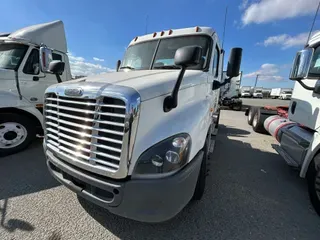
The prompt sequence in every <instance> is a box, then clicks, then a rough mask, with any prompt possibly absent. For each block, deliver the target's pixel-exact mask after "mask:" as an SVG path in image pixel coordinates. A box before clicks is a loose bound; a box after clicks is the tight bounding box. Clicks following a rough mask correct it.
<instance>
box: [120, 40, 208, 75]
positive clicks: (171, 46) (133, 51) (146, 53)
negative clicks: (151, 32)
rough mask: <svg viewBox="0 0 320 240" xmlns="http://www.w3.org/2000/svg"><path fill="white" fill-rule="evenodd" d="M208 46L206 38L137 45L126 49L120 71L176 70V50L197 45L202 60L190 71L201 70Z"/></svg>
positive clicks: (158, 41)
mask: <svg viewBox="0 0 320 240" xmlns="http://www.w3.org/2000/svg"><path fill="white" fill-rule="evenodd" d="M158 43H159V47H158V49H157V45H158ZM209 44H210V38H209V37H206V36H183V37H175V38H164V39H161V40H153V41H148V42H143V43H138V44H136V45H132V46H130V47H129V48H128V49H127V51H126V54H125V57H124V59H123V62H122V64H121V67H120V69H125V68H128V69H131V70H147V69H175V68H177V66H175V65H174V55H175V52H176V50H177V49H178V48H181V47H185V46H194V45H197V46H200V47H202V60H201V62H200V63H199V64H198V65H196V66H194V67H190V69H197V70H202V69H204V68H205V66H206V59H208V54H209Z"/></svg>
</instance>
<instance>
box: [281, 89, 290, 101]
mask: <svg viewBox="0 0 320 240" xmlns="http://www.w3.org/2000/svg"><path fill="white" fill-rule="evenodd" d="M291 96H292V89H281V92H280V96H279V98H280V99H282V100H290V99H291Z"/></svg>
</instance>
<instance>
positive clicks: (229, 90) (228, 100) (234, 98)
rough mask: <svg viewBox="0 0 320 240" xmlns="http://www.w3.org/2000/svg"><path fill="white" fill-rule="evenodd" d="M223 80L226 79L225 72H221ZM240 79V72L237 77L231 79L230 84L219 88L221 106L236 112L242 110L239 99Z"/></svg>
mask: <svg viewBox="0 0 320 240" xmlns="http://www.w3.org/2000/svg"><path fill="white" fill-rule="evenodd" d="M223 79H228V77H227V72H226V71H223ZM241 79H242V72H240V73H239V76H237V77H234V78H232V79H231V80H230V83H227V84H225V85H224V86H222V87H221V88H220V100H221V106H225V107H228V108H229V109H232V110H238V111H240V110H241V109H242V100H241V99H240V98H239V97H240V95H241V94H240V84H241Z"/></svg>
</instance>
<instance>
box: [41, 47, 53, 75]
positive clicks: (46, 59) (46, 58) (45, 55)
mask: <svg viewBox="0 0 320 240" xmlns="http://www.w3.org/2000/svg"><path fill="white" fill-rule="evenodd" d="M51 61H52V50H51V49H50V48H47V47H40V69H41V71H42V72H44V73H50V71H49V64H50V62H51Z"/></svg>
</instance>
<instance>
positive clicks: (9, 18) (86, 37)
mask: <svg viewBox="0 0 320 240" xmlns="http://www.w3.org/2000/svg"><path fill="white" fill-rule="evenodd" d="M318 2H319V0H260V1H259V0H161V1H154V2H153V1H152V0H148V1H147V0H135V1H132V0H122V1H111V0H109V1H107V0H104V1H103V0H94V1H85V0H78V1H76V0H55V1H43V0H42V1H40V0H25V1H19V0H11V1H4V2H2V3H1V14H0V32H12V31H14V30H17V29H19V28H22V27H25V26H28V25H33V24H38V23H43V22H50V21H54V20H58V19H59V20H62V21H63V22H64V26H65V31H66V37H67V44H68V52H69V53H68V54H69V58H70V62H71V71H72V74H73V75H92V74H99V73H102V72H109V71H113V70H114V69H115V67H116V62H117V60H118V59H122V58H123V55H124V53H125V49H126V47H127V45H128V44H129V42H130V41H131V40H132V39H133V38H134V37H136V36H141V35H144V34H145V33H146V32H147V33H152V32H159V31H162V30H168V29H177V28H185V27H193V26H209V27H212V28H213V29H215V31H216V32H217V33H218V35H219V37H220V40H222V35H223V23H224V15H225V10H226V7H228V14H227V24H226V34H225V42H224V49H225V50H226V53H228V52H229V51H230V49H231V48H232V47H242V48H243V57H242V64H241V70H242V71H243V78H242V83H241V85H242V86H253V85H254V82H255V78H256V75H257V74H259V79H258V84H257V86H259V87H267V88H273V87H293V82H292V81H290V80H289V78H288V76H289V72H290V67H291V64H292V61H293V58H294V56H295V54H296V52H297V51H299V50H300V49H302V48H303V46H304V44H305V43H306V41H307V37H308V33H309V31H310V27H311V23H312V21H313V17H314V14H315V11H316V8H317V4H318ZM147 19H148V20H147ZM146 20H147V21H146ZM318 29H320V19H319V18H317V20H316V22H315V27H314V31H317V30H318ZM227 55H228V54H227ZM227 57H228V56H226V58H225V61H226V60H227Z"/></svg>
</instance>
